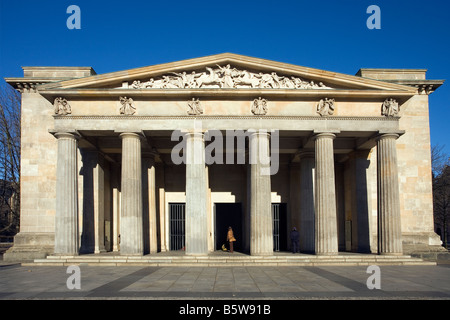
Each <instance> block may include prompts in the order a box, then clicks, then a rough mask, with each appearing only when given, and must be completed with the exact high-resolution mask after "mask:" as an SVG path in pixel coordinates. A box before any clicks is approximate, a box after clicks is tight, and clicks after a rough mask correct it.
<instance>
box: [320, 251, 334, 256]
mask: <svg viewBox="0 0 450 320" xmlns="http://www.w3.org/2000/svg"><path fill="white" fill-rule="evenodd" d="M315 255H316V256H337V255H339V252H316V253H315Z"/></svg>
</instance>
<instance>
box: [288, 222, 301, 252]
mask: <svg viewBox="0 0 450 320" xmlns="http://www.w3.org/2000/svg"><path fill="white" fill-rule="evenodd" d="M290 238H291V247H292V253H296V252H299V240H300V234H299V233H298V231H297V228H296V227H294V228H293V229H292V231H291V234H290Z"/></svg>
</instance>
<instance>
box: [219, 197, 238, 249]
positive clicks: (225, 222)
mask: <svg viewBox="0 0 450 320" xmlns="http://www.w3.org/2000/svg"><path fill="white" fill-rule="evenodd" d="M214 211H215V219H216V229H215V244H216V250H221V248H222V245H223V244H226V245H227V246H228V244H227V243H226V241H227V232H228V227H231V228H233V232H234V237H235V238H236V240H237V241H236V242H235V243H234V250H235V251H239V250H241V248H242V241H243V240H244V237H243V232H242V230H243V229H242V205H241V204H240V203H215V205H214Z"/></svg>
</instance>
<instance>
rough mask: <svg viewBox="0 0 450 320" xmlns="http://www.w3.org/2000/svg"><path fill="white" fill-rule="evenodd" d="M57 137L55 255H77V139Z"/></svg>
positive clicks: (64, 136)
mask: <svg viewBox="0 0 450 320" xmlns="http://www.w3.org/2000/svg"><path fill="white" fill-rule="evenodd" d="M55 137H56V138H57V139H58V160H57V169H56V217H55V227H56V228H55V254H63V255H78V254H79V240H78V170H77V139H78V135H76V134H72V133H55Z"/></svg>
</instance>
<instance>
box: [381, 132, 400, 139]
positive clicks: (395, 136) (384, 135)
mask: <svg viewBox="0 0 450 320" xmlns="http://www.w3.org/2000/svg"><path fill="white" fill-rule="evenodd" d="M399 137H400V134H398V133H395V132H389V133H380V134H378V135H377V136H376V138H375V140H376V141H380V140H384V139H394V140H397V139H398V138H399Z"/></svg>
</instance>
